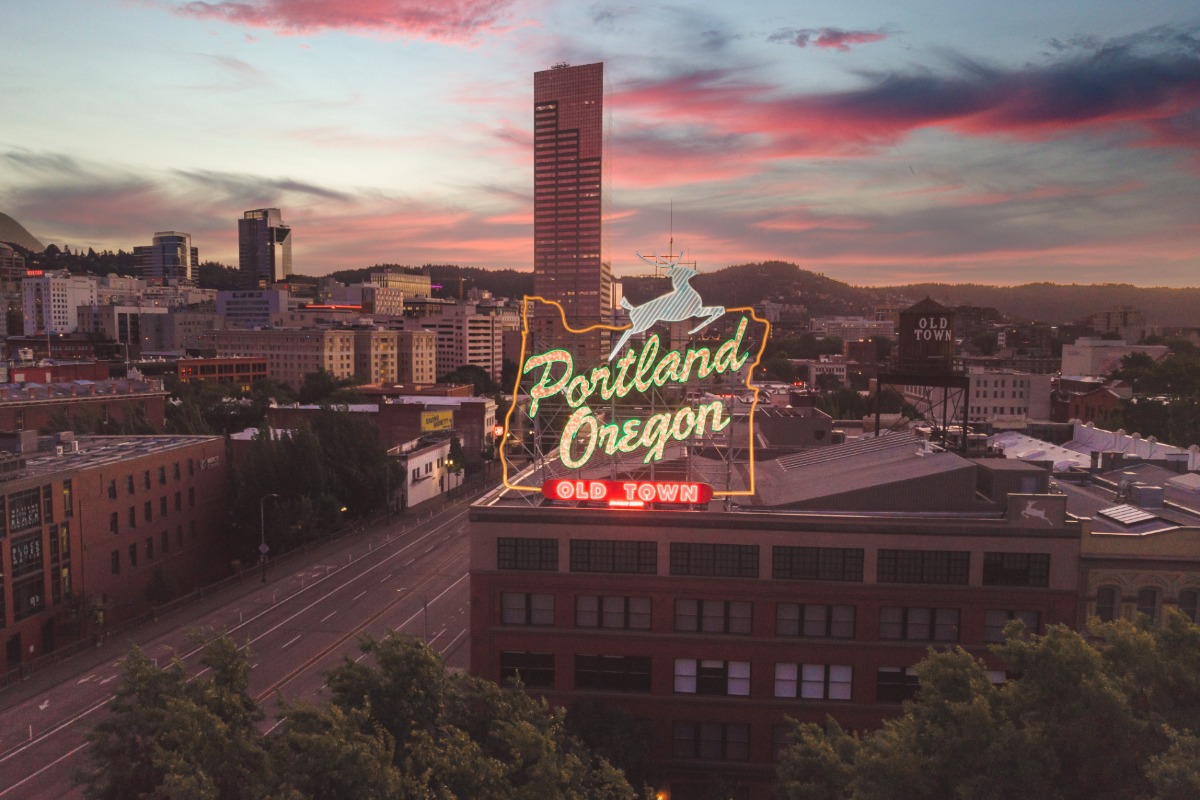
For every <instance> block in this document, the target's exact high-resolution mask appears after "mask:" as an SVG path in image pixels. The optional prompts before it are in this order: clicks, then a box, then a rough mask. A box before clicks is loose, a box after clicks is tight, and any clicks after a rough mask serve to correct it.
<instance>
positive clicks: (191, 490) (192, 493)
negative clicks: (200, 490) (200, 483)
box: [188, 486, 196, 508]
mask: <svg viewBox="0 0 1200 800" xmlns="http://www.w3.org/2000/svg"><path fill="white" fill-rule="evenodd" d="M195 507H196V487H195V486H189V487H188V508H195Z"/></svg>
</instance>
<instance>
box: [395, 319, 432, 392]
mask: <svg viewBox="0 0 1200 800" xmlns="http://www.w3.org/2000/svg"><path fill="white" fill-rule="evenodd" d="M396 336H397V338H396V382H397V383H406V384H422V383H433V382H434V381H436V380H437V378H438V376H437V333H436V332H434V331H427V330H403V331H396Z"/></svg>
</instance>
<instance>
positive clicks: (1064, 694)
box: [778, 610, 1200, 800]
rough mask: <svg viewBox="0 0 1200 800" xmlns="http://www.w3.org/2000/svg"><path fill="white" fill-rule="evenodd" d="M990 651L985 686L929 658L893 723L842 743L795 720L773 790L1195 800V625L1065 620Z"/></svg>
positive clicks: (970, 664)
mask: <svg viewBox="0 0 1200 800" xmlns="http://www.w3.org/2000/svg"><path fill="white" fill-rule="evenodd" d="M1006 633H1007V634H1008V638H1007V640H1006V641H1005V643H1004V644H1003V645H999V646H997V647H996V648H994V652H995V654H996V655H997V656H998V657H999V658H1000V659H1001V660H1002V661H1003V663H1004V666H1005V667H1006V668H1007V672H1008V674H1009V675H1010V676H1015V677H1011V678H1010V679H1009V680H1008V681H1006V682H1005V683H1004V684H1003V685H1000V686H995V685H993V684H992V683H991V681H990V679H989V677H988V674H987V672H986V671H985V668H984V666H983V664H982V663H981V662H979V661H977V660H975V659H973V658H972V657H971V656H970V655H968V654H967V653H966V652H964V651H963V650H961V649H957V648H956V649H954V650H951V651H945V652H931V653H930V655H929V656H928V657H927V658H926V659H925V660H924V661H923V662H921V664H920V665H919V666H918V674H919V677H920V689H919V691H918V693H917V696H916V698H915V700H913V701H912V702H910V703H907V704H906V705H905V708H904V714H903V715H902V716H900V717H898V718H896V719H893V720H890V721H888V722H886V723H885V724H884V725H883V727H882V728H880V729H879V730H877V731H875V732H873V733H869V734H864V735H863V736H861V737H857V736H851V735H849V734H847V733H846V732H845V731H843V730H841V729H840V728H839V727H837V725H836V724H835V723H831V724H829V725H828V726H826V727H825V728H822V727H821V726H817V725H813V724H797V725H796V728H795V732H794V744H793V745H792V746H791V747H789V748H788V750H787V751H786V752H785V755H784V759H783V762H782V764H781V766H780V770H779V783H778V790H779V794H780V796H782V797H785V798H788V800H843V799H844V800H883V799H884V798H888V799H889V800H892V799H893V798H895V799H896V800H908V799H909V798H912V799H914V800H915V799H916V798H921V800H924V799H925V798H929V800H932V799H933V798H943V797H957V798H970V799H971V800H1001V799H1002V798H1012V797H1022V796H1024V797H1036V798H1051V799H1053V800H1118V799H1119V798H1147V799H1149V798H1158V799H1159V800H1167V798H1176V797H1179V798H1182V797H1194V796H1196V795H1195V789H1196V787H1197V786H1200V761H1198V760H1197V756H1200V742H1198V741H1197V739H1196V738H1195V736H1194V734H1193V731H1194V730H1196V727H1197V723H1198V722H1200V678H1197V676H1196V671H1195V664H1196V663H1200V628H1197V626H1195V625H1194V624H1192V623H1191V622H1190V621H1189V620H1188V619H1187V618H1186V617H1184V616H1183V615H1182V614H1180V613H1178V612H1176V611H1170V610H1169V611H1168V612H1167V614H1166V617H1165V619H1164V621H1163V623H1162V624H1161V625H1160V626H1159V627H1157V628H1154V629H1150V628H1148V627H1139V626H1137V625H1134V624H1133V623H1130V622H1127V621H1120V622H1113V623H1107V624H1104V625H1098V626H1097V628H1096V629H1095V630H1094V632H1093V633H1094V638H1093V639H1092V640H1089V639H1087V638H1085V637H1084V636H1082V635H1080V634H1078V633H1076V632H1074V631H1071V630H1070V629H1068V628H1066V627H1065V626H1062V625H1056V626H1052V627H1050V628H1049V629H1048V630H1047V631H1046V634H1045V635H1044V636H1030V637H1026V636H1024V635H1023V632H1022V630H1021V628H1020V623H1013V624H1012V625H1011V626H1010V628H1009V629H1008V630H1007V631H1006Z"/></svg>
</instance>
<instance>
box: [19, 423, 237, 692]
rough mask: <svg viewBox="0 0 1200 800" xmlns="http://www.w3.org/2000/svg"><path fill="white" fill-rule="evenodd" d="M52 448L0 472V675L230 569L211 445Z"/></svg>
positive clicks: (122, 441)
mask: <svg viewBox="0 0 1200 800" xmlns="http://www.w3.org/2000/svg"><path fill="white" fill-rule="evenodd" d="M52 446H53V447H55V448H56V449H55V450H51V451H49V452H43V451H37V450H35V451H33V452H27V453H19V454H11V453H8V454H4V457H3V464H0V475H2V477H3V480H0V493H2V494H3V498H4V515H3V520H2V522H0V524H2V525H3V529H2V534H3V535H2V537H0V538H2V539H3V541H4V546H3V549H2V551H0V552H2V558H3V567H4V569H3V575H4V578H3V584H2V585H0V600H2V601H3V604H2V606H0V626H2V628H0V634H2V635H3V637H4V641H5V662H4V664H5V669H13V668H15V667H17V666H18V665H20V664H21V663H22V662H25V661H29V660H32V659H35V658H38V657H39V656H41V655H44V654H45V653H48V652H50V651H53V650H54V649H56V648H57V647H60V646H62V645H65V644H70V643H72V642H74V641H77V640H79V639H83V638H87V637H90V636H96V635H102V634H103V632H104V631H105V630H106V629H107V628H108V627H111V626H112V625H113V624H116V623H120V622H121V621H123V620H126V619H129V618H131V617H133V616H136V615H137V614H139V613H141V612H143V611H146V610H149V608H150V607H151V605H152V604H153V603H154V602H156V601H157V602H164V601H165V600H166V599H169V597H170V596H178V595H179V594H183V593H185V592H187V591H191V590H192V589H195V588H197V587H199V586H201V585H204V584H205V583H208V582H211V581H212V580H213V579H215V578H217V577H219V576H220V575H223V574H225V573H226V572H227V571H228V569H229V562H228V560H227V552H228V547H227V544H228V543H227V542H226V541H225V539H224V533H225V530H226V527H225V525H224V524H223V523H224V521H225V509H226V505H227V495H228V491H229V486H228V477H227V474H226V464H225V446H224V442H223V440H222V439H221V438H220V437H216V436H148V437H108V436H100V437H83V438H81V439H78V440H69V441H66V442H63V443H60V444H58V445H52ZM57 448H62V452H59V451H58V450H57ZM156 575H157V577H156ZM154 585H157V586H159V587H160V589H159V590H158V593H157V595H156V593H155V592H152V591H151V587H152V586H154ZM161 587H165V588H161Z"/></svg>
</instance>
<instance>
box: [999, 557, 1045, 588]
mask: <svg viewBox="0 0 1200 800" xmlns="http://www.w3.org/2000/svg"><path fill="white" fill-rule="evenodd" d="M983 585H984V586H1049V585H1050V554H1049V553H984V554H983Z"/></svg>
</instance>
